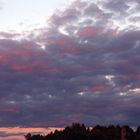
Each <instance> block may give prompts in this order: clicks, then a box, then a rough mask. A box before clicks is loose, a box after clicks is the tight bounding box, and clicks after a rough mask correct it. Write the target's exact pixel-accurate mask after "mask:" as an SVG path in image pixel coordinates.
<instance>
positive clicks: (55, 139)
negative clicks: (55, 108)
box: [25, 123, 140, 140]
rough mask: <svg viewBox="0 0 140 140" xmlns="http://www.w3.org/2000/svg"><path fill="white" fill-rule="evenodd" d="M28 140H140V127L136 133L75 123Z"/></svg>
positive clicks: (27, 138) (124, 127)
mask: <svg viewBox="0 0 140 140" xmlns="http://www.w3.org/2000/svg"><path fill="white" fill-rule="evenodd" d="M25 139H26V140H140V126H139V127H138V128H137V130H136V131H135V132H134V130H133V129H132V128H130V127H129V126H123V127H120V126H119V125H117V126H114V125H109V126H100V125H97V126H95V127H93V128H87V127H85V125H84V124H79V123H73V124H72V126H68V127H66V128H65V129H64V130H62V131H58V130H56V131H55V132H54V133H52V132H51V133H50V134H48V135H46V136H42V135H40V134H38V135H31V134H30V133H28V134H27V135H26V136H25Z"/></svg>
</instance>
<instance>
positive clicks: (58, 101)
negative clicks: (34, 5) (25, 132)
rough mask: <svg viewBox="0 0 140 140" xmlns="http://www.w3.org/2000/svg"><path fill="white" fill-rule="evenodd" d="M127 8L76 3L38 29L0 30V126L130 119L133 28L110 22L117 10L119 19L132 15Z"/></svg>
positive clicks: (134, 88)
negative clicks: (12, 33)
mask: <svg viewBox="0 0 140 140" xmlns="http://www.w3.org/2000/svg"><path fill="white" fill-rule="evenodd" d="M119 7H120V9H119ZM128 8H129V6H128V3H127V2H122V1H115V2H114V1H111V0H110V1H108V2H95V3H91V2H89V1H87V2H86V1H83V2H82V1H76V2H74V3H73V4H71V5H70V6H69V7H68V8H66V9H65V10H64V11H59V12H55V13H54V14H53V15H52V17H51V18H50V20H49V27H47V28H42V29H40V30H39V35H35V33H34V32H35V31H34V32H33V33H31V35H29V36H28V37H26V38H24V39H16V37H12V38H15V39H11V38H10V37H9V35H7V34H3V33H1V36H3V37H4V38H2V39H1V40H0V77H1V80H0V91H1V94H0V101H1V102H0V104H1V105H0V106H1V107H0V124H1V126H9V125H10V126H16V125H26V126H64V125H67V124H70V123H72V122H75V121H76V122H77V121H78V122H84V123H86V124H87V125H93V124H97V123H101V124H109V123H115V124H126V123H127V124H131V125H137V124H138V123H139V119H138V116H139V114H140V112H139V109H138V107H139V101H138V99H139V96H140V95H139V93H140V87H139V80H140V67H139V64H140V61H139V60H140V57H139V52H140V30H138V28H137V27H136V28H134V26H135V25H133V28H132V26H131V25H130V26H131V27H130V26H129V25H127V28H126V27H125V28H124V29H119V26H116V23H117V21H119V19H118V15H117V10H119V12H120V13H122V14H120V15H119V16H120V17H121V18H120V20H121V22H122V20H123V19H125V18H127V19H130V18H131V20H132V18H134V17H133V15H131V14H130V13H129V11H128V12H126V11H127V9H128ZM128 17H129V18H128ZM32 35H34V36H32ZM29 37H31V38H30V40H29ZM7 114H8V115H7ZM131 114H135V118H134V115H133V116H132V115H131ZM15 118H16V119H15ZM17 118H18V119H17Z"/></svg>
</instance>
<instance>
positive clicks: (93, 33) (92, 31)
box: [78, 27, 102, 37]
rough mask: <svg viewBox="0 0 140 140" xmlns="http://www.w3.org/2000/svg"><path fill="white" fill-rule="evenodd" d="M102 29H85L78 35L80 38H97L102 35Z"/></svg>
mask: <svg viewBox="0 0 140 140" xmlns="http://www.w3.org/2000/svg"><path fill="white" fill-rule="evenodd" d="M101 31H102V29H100V28H96V27H85V28H82V29H80V30H79V32H78V35H79V36H80V37H90V36H96V35H99V34H100V33H101Z"/></svg>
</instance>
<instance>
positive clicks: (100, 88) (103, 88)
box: [89, 84, 106, 92]
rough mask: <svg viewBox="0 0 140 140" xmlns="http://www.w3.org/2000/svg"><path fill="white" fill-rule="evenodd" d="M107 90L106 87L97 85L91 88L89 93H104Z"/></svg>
mask: <svg viewBox="0 0 140 140" xmlns="http://www.w3.org/2000/svg"><path fill="white" fill-rule="evenodd" d="M105 89H106V87H105V85H101V84H95V85H92V86H90V87H89V91H91V92H97V91H99V92H102V91H104V90H105Z"/></svg>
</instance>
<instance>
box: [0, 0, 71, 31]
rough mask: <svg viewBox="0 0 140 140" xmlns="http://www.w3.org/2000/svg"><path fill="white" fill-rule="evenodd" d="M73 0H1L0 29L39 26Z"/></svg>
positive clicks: (21, 29) (20, 28) (17, 29)
mask: <svg viewBox="0 0 140 140" xmlns="http://www.w3.org/2000/svg"><path fill="white" fill-rule="evenodd" d="M72 1H73V0H1V1H0V19H1V21H0V30H1V31H5V30H16V31H23V30H27V28H33V27H35V28H36V27H41V26H44V25H46V24H47V20H48V18H49V17H50V16H51V15H52V14H53V12H54V11H55V10H57V9H58V10H64V8H65V7H66V6H67V5H69V4H70V2H72Z"/></svg>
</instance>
